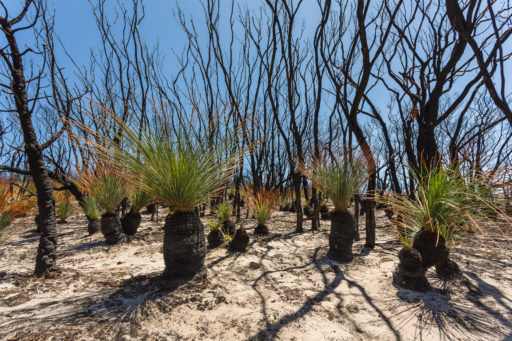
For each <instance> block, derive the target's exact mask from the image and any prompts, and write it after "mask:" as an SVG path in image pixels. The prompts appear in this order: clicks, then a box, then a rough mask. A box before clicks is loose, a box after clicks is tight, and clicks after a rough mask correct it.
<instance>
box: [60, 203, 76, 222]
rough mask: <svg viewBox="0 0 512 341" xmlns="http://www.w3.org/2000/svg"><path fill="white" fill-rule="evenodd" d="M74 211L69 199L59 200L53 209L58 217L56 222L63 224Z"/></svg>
mask: <svg viewBox="0 0 512 341" xmlns="http://www.w3.org/2000/svg"><path fill="white" fill-rule="evenodd" d="M73 213H75V207H74V206H73V204H72V203H71V202H70V201H61V202H59V203H58V204H57V207H56V209H55V214H57V217H59V218H60V220H59V221H58V223H60V224H65V223H67V220H66V219H68V218H69V217H71V216H72V215H73Z"/></svg>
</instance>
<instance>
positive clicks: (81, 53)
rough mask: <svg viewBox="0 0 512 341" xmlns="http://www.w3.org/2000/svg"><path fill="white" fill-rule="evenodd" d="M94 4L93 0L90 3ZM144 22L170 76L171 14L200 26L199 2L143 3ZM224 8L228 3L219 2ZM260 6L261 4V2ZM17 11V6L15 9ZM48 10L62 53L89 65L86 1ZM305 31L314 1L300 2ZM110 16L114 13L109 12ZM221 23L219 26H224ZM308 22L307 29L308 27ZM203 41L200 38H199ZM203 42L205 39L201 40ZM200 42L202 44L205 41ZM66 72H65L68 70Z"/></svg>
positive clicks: (174, 35) (57, 2) (177, 42)
mask: <svg viewBox="0 0 512 341" xmlns="http://www.w3.org/2000/svg"><path fill="white" fill-rule="evenodd" d="M11 1H12V2H13V3H18V4H19V3H21V1H19V0H11ZM93 2H95V0H93ZM115 2H116V1H115V0H108V1H107V3H110V4H112V5H114V3H115ZM119 2H120V3H122V4H125V6H126V7H127V8H131V1H129V0H119ZM143 2H144V6H145V10H146V18H145V19H144V21H143V23H142V25H141V27H140V31H141V33H142V35H143V38H144V39H145V41H146V43H147V44H148V45H149V46H154V45H155V44H157V43H158V44H159V47H160V52H161V53H162V54H163V56H164V58H165V70H166V71H168V72H174V71H175V70H176V69H175V65H176V63H175V60H174V55H173V53H172V49H174V50H175V51H177V52H180V51H181V50H182V49H183V47H184V46H185V43H186V41H185V35H184V33H183V31H182V30H181V28H180V27H179V25H178V24H177V22H176V19H175V17H174V14H173V11H175V10H176V8H177V6H178V4H179V6H180V7H181V9H182V11H183V12H184V14H185V15H186V16H189V17H190V18H193V19H194V21H195V22H196V23H197V24H201V23H202V22H203V9H202V7H201V4H200V1H199V0H177V1H173V0H146V1H143ZM222 3H223V4H226V5H228V4H229V1H222ZM261 3H263V1H262V2H261ZM235 4H236V6H242V7H243V6H248V7H249V8H252V9H256V8H258V6H259V5H260V1H254V0H236V1H235ZM18 7H19V5H18ZM48 7H49V9H50V10H52V11H55V32H56V33H57V35H58V37H59V38H60V40H61V41H62V43H63V45H64V46H65V48H66V50H67V51H68V52H69V54H70V55H71V56H72V58H73V59H74V60H75V61H76V62H77V64H79V65H86V64H87V63H88V62H89V57H90V51H91V49H95V48H96V47H97V46H98V44H99V33H98V31H97V29H96V23H95V20H94V16H93V13H92V8H91V5H90V3H89V1H88V0H49V1H48ZM228 10H229V8H226V11H225V12H224V13H225V15H226V17H225V19H226V21H227V19H228V17H227V16H228V15H229V11H228ZM301 13H302V16H303V18H304V22H305V23H306V30H307V32H309V33H310V34H313V32H314V29H315V27H314V25H316V24H317V20H318V18H319V15H318V5H317V3H316V1H314V0H306V1H304V3H303V5H302V9H301ZM112 15H114V13H113V12H112ZM226 21H223V20H222V19H221V22H226ZM308 22H309V23H311V25H308ZM198 30H199V33H200V34H201V33H204V32H206V30H205V28H204V27H202V26H199V25H198ZM203 37H204V36H203ZM205 38H206V37H205ZM203 41H206V40H205V39H204V40H203ZM59 63H60V64H61V65H63V66H64V67H66V68H68V69H71V68H73V66H72V64H71V63H70V61H69V60H66V58H60V60H59ZM68 71H69V70H68Z"/></svg>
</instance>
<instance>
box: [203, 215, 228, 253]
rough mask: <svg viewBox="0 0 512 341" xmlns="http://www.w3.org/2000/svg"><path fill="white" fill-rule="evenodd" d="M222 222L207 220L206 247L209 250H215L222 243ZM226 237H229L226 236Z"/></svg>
mask: <svg viewBox="0 0 512 341" xmlns="http://www.w3.org/2000/svg"><path fill="white" fill-rule="evenodd" d="M221 226H222V221H220V220H216V221H213V220H208V227H209V228H210V233H208V237H207V239H208V246H209V247H210V248H212V249H213V248H216V247H218V246H219V245H221V244H222V243H223V242H224V234H223V233H222V231H221ZM227 236H231V235H229V234H227Z"/></svg>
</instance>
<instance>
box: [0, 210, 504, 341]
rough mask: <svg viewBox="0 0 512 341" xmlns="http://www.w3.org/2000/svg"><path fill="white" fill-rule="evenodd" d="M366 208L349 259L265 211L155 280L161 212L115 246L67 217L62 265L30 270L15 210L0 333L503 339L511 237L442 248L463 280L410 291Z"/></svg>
mask: <svg viewBox="0 0 512 341" xmlns="http://www.w3.org/2000/svg"><path fill="white" fill-rule="evenodd" d="M161 211H163V210H161ZM377 216H378V230H377V245H376V247H375V249H374V250H371V251H369V250H366V249H363V244H364V241H359V242H356V243H355V245H354V252H355V259H354V261H352V262H351V263H349V264H339V263H337V262H334V261H331V260H329V259H327V258H326V256H325V255H326V252H327V246H328V231H329V226H330V223H329V222H328V221H324V222H322V225H321V229H320V231H318V232H311V231H309V226H310V222H309V221H306V223H305V226H306V232H304V233H302V234H296V233H293V231H294V229H295V227H294V219H295V218H294V214H292V213H282V212H276V213H275V214H274V216H273V218H272V219H271V221H270V223H269V224H268V226H269V228H270V230H271V235H270V236H268V237H259V238H258V237H255V236H253V235H252V230H253V229H254V227H255V224H254V223H252V222H249V221H248V222H246V225H245V226H246V228H247V229H248V231H249V233H250V235H251V242H250V246H249V248H248V250H247V251H246V252H245V253H230V252H228V251H227V250H226V248H225V246H224V247H222V246H221V247H220V248H217V249H213V250H208V251H207V255H206V266H207V279H206V280H203V281H197V280H196V281H193V282H188V283H169V281H166V280H164V279H162V278H161V277H160V274H161V273H162V271H163V269H164V263H163V258H162V239H163V231H162V229H161V226H162V225H163V219H160V222H158V223H155V222H151V221H149V216H148V215H143V224H142V226H141V228H140V229H139V232H138V233H137V235H136V236H134V237H133V238H132V239H131V240H130V241H128V242H125V243H122V244H119V245H115V246H107V245H106V244H105V243H104V241H103V237H102V235H101V233H98V234H96V235H93V236H88V235H87V230H86V220H85V217H84V216H83V215H79V216H74V217H72V218H70V219H69V223H68V224H63V225H59V226H58V229H59V249H58V264H59V266H60V267H61V269H62V273H61V274H60V275H59V276H58V277H57V278H54V279H47V280H44V281H43V280H38V279H35V278H33V277H31V273H32V271H33V267H34V259H35V254H36V249H37V242H38V236H37V235H36V234H35V233H34V232H33V230H34V224H33V217H27V218H23V219H21V220H18V221H17V224H18V228H17V232H16V233H15V235H13V236H12V238H11V239H10V240H9V241H8V242H6V243H5V244H3V245H0V339H2V340H3V339H7V340H10V339H12V340H39V339H41V340H46V339H49V340H82V339H83V340H135V339H143V340H209V339H215V340H259V339H262V340H270V339H279V340H376V339H378V340H395V339H403V340H415V339H418V340H510V339H512V263H511V261H510V259H511V258H510V257H511V256H512V250H511V247H510V246H507V244H506V243H505V242H504V241H501V242H500V241H498V243H497V245H496V246H495V247H498V249H495V248H492V250H494V251H489V249H491V248H485V247H482V244H481V243H478V241H477V240H476V239H475V240H474V241H471V240H470V241H469V242H468V243H466V244H464V245H463V246H459V247H458V248H457V249H456V250H455V251H454V253H453V256H452V258H453V259H454V260H456V261H457V262H458V263H459V265H460V266H461V268H462V270H463V272H464V275H465V278H466V281H465V283H461V282H458V283H453V284H448V285H446V284H445V283H442V282H440V281H439V280H438V279H436V277H435V273H434V272H433V271H432V270H430V271H429V274H428V277H429V281H430V282H431V284H432V285H433V286H434V287H435V290H434V291H432V292H428V293H425V294H420V293H415V292H412V291H409V290H405V289H398V288H397V287H395V286H394V285H393V284H392V272H393V270H394V268H395V267H396V265H397V263H398V258H397V252H398V250H399V248H400V245H399V244H398V243H397V241H396V237H395V234H394V231H393V228H392V227H391V225H390V223H389V222H388V220H387V219H386V218H385V217H384V215H383V212H382V211H378V215H377ZM363 220H364V219H361V221H360V228H361V229H362V231H361V235H362V237H363V239H364V229H363ZM205 222H206V221H205ZM206 232H207V231H206V230H205V233H206Z"/></svg>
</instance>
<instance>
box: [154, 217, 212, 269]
mask: <svg viewBox="0 0 512 341" xmlns="http://www.w3.org/2000/svg"><path fill="white" fill-rule="evenodd" d="M164 230H165V234H164V247H163V252H164V262H165V271H164V276H165V277H167V278H169V279H178V278H189V277H193V276H194V275H195V274H197V273H199V272H201V271H203V270H204V256H205V247H206V246H205V238H204V226H203V224H202V223H201V220H199V216H198V215H197V214H196V213H195V212H176V213H174V214H169V215H167V217H166V218H165V225H164Z"/></svg>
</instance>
